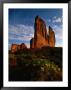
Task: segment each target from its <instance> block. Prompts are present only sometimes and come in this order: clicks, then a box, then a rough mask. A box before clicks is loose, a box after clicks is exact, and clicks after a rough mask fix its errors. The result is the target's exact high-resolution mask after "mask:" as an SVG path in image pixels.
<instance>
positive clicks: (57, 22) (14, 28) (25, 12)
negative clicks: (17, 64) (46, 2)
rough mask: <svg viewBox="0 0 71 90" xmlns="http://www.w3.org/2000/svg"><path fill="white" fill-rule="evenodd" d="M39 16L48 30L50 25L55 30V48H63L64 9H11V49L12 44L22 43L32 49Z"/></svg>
mask: <svg viewBox="0 0 71 90" xmlns="http://www.w3.org/2000/svg"><path fill="white" fill-rule="evenodd" d="M37 15H39V16H40V17H41V18H42V19H43V20H44V21H45V23H46V27H47V30H48V26H49V25H50V26H51V27H52V28H53V30H54V32H55V37H56V44H55V46H57V47H59V46H62V44H63V41H62V36H63V35H62V34H63V33H62V32H63V29H62V26H63V20H62V19H63V18H62V17H63V15H62V9H9V47H10V46H11V44H12V43H17V44H21V43H22V42H23V43H25V44H26V45H27V47H30V39H31V38H32V37H33V36H34V20H35V17H36V16H37Z"/></svg>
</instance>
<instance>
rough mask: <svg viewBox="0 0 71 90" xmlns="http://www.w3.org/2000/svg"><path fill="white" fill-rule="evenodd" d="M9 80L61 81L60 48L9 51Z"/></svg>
mask: <svg viewBox="0 0 71 90" xmlns="http://www.w3.org/2000/svg"><path fill="white" fill-rule="evenodd" d="M9 80H10V81H61V80H62V48H59V47H58V48H57V47H54V48H50V47H48V48H47V47H46V48H42V49H37V50H34V49H32V50H30V49H28V50H24V51H18V52H16V53H11V52H10V53H9Z"/></svg>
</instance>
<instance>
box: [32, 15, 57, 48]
mask: <svg viewBox="0 0 71 90" xmlns="http://www.w3.org/2000/svg"><path fill="white" fill-rule="evenodd" d="M34 29H35V32H34V38H32V39H31V40H30V48H42V47H45V46H51V47H54V46H55V33H54V31H53V30H52V28H51V27H49V34H48V33H47V29H46V24H45V22H44V21H43V20H42V19H41V18H40V17H39V16H36V17H35V23H34Z"/></svg>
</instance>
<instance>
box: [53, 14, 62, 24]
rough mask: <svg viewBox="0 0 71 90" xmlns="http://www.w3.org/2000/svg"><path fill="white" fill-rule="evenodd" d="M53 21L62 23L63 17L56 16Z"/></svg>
mask: <svg viewBox="0 0 71 90" xmlns="http://www.w3.org/2000/svg"><path fill="white" fill-rule="evenodd" d="M52 22H53V23H62V17H56V16H54V17H53V20H52Z"/></svg>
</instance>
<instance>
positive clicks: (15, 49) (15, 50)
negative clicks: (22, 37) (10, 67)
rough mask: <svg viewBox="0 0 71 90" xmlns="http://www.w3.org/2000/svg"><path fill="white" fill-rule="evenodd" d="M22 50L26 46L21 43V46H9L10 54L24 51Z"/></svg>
mask: <svg viewBox="0 0 71 90" xmlns="http://www.w3.org/2000/svg"><path fill="white" fill-rule="evenodd" d="M24 49H27V46H26V45H25V44H24V43H22V44H20V45H19V44H12V46H11V52H12V53H14V52H17V51H19V50H24Z"/></svg>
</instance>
